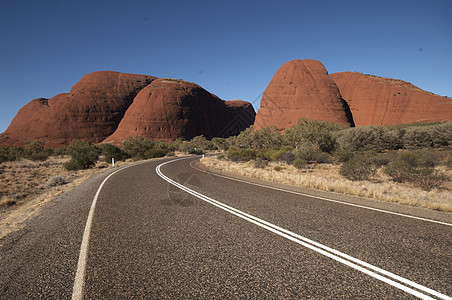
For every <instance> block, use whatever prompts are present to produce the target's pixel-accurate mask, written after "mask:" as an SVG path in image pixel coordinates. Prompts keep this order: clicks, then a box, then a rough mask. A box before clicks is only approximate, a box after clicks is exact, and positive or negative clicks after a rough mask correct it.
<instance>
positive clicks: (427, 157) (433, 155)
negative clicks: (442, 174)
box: [413, 148, 440, 167]
mask: <svg viewBox="0 0 452 300" xmlns="http://www.w3.org/2000/svg"><path fill="white" fill-rule="evenodd" d="M413 153H414V154H416V155H419V157H420V164H421V165H423V166H429V167H434V166H436V165H438V164H439V163H440V155H439V153H438V152H435V151H434V150H433V149H431V148H430V149H426V148H424V149H418V150H414V151H413Z"/></svg>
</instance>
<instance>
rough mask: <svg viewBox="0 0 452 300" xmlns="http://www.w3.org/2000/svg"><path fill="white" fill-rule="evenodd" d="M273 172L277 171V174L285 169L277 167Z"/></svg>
mask: <svg viewBox="0 0 452 300" xmlns="http://www.w3.org/2000/svg"><path fill="white" fill-rule="evenodd" d="M273 170H275V171H276V172H281V171H282V170H284V167H281V166H276V167H274V168H273Z"/></svg>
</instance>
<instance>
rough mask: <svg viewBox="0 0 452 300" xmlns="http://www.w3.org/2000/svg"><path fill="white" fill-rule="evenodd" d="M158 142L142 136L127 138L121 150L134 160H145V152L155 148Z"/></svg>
mask: <svg viewBox="0 0 452 300" xmlns="http://www.w3.org/2000/svg"><path fill="white" fill-rule="evenodd" d="M157 144H158V142H156V141H153V140H150V139H147V138H144V137H142V136H136V137H129V138H128V139H126V140H125V141H124V144H123V145H122V150H123V151H124V152H125V153H127V155H128V156H130V157H132V158H134V159H145V158H146V152H148V151H149V150H150V149H152V148H154V147H156V146H157Z"/></svg>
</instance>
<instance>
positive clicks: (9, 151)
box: [0, 146, 24, 163]
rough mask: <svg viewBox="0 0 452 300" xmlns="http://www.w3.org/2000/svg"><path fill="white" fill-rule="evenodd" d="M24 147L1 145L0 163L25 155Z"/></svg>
mask: <svg viewBox="0 0 452 300" xmlns="http://www.w3.org/2000/svg"><path fill="white" fill-rule="evenodd" d="M23 153H24V149H23V148H21V147H17V146H4V147H0V163H3V162H6V161H15V160H18V159H19V158H21V157H22V156H23Z"/></svg>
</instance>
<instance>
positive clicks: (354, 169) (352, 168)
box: [339, 157, 376, 180]
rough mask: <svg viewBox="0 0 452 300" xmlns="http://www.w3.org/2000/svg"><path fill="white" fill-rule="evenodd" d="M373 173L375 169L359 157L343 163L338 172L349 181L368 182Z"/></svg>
mask: <svg viewBox="0 0 452 300" xmlns="http://www.w3.org/2000/svg"><path fill="white" fill-rule="evenodd" d="M375 172H376V170H375V168H374V167H373V166H372V165H371V164H369V163H368V162H366V161H365V160H363V159H362V158H360V157H355V158H352V159H350V160H348V161H346V162H344V163H343V164H342V165H341V168H340V170H339V174H341V175H342V176H344V177H345V178H347V179H350V180H368V179H369V178H370V176H372V175H373V174H375Z"/></svg>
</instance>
